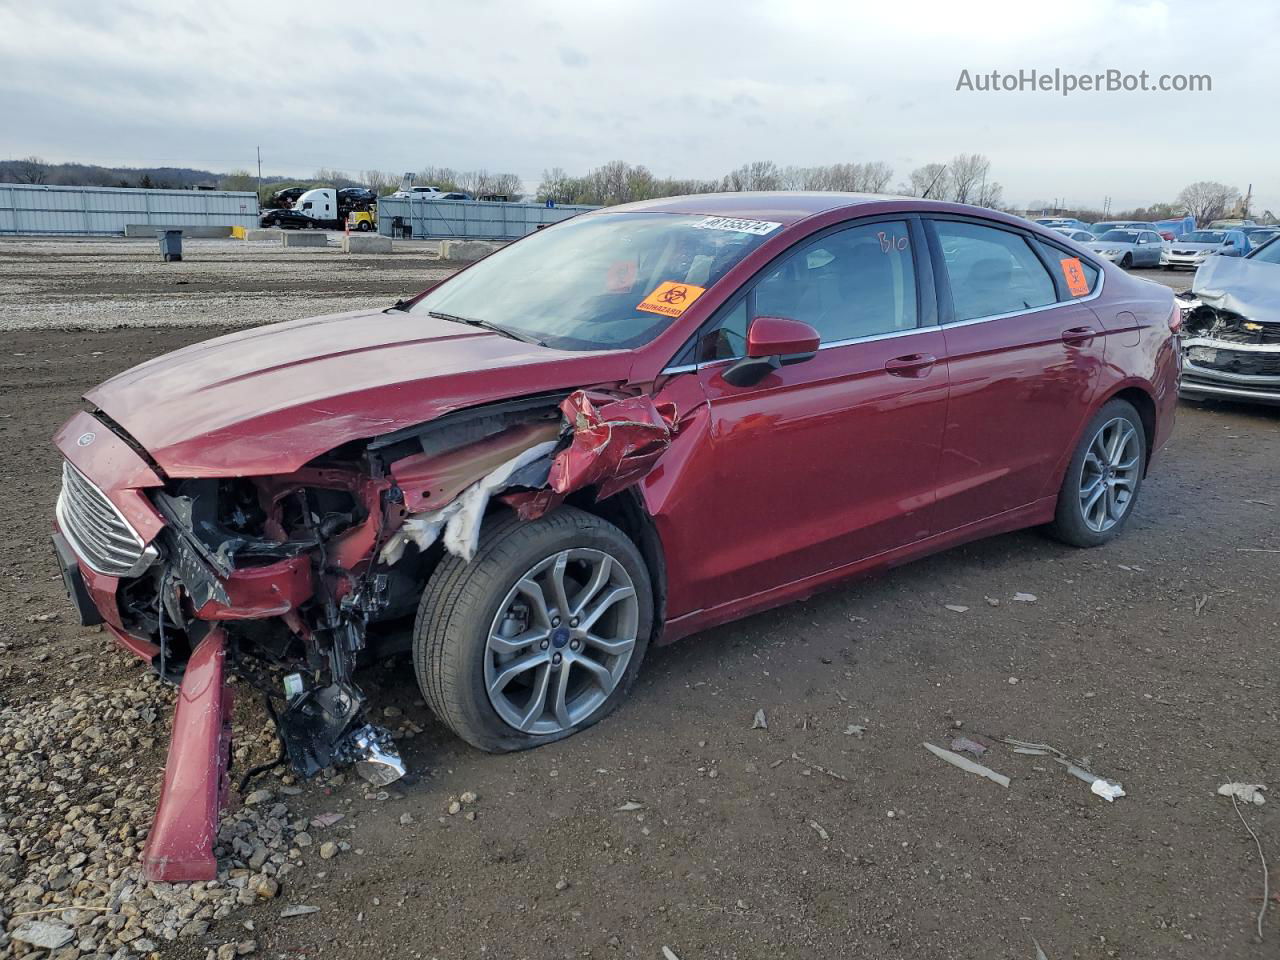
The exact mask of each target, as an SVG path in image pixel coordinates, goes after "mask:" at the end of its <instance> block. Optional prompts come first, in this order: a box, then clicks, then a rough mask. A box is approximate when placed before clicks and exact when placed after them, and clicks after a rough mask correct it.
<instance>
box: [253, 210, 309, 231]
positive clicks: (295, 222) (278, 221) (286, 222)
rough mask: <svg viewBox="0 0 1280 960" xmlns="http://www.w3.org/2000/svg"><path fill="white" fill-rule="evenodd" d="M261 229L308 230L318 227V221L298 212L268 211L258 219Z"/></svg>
mask: <svg viewBox="0 0 1280 960" xmlns="http://www.w3.org/2000/svg"><path fill="white" fill-rule="evenodd" d="M258 226H260V227H280V228H281V229H282V230H306V229H308V228H310V227H314V226H316V221H315V220H314V219H313V218H312V217H309V216H307V215H306V214H305V213H302V212H300V211H298V210H268V211H267V212H266V213H264V214H263V215H262V216H261V217H259V218H258Z"/></svg>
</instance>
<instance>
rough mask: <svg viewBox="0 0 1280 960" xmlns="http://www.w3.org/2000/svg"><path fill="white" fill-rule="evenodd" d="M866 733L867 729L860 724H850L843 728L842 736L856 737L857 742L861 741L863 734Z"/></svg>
mask: <svg viewBox="0 0 1280 960" xmlns="http://www.w3.org/2000/svg"><path fill="white" fill-rule="evenodd" d="M866 732H867V728H866V727H864V726H863V725H862V724H860V723H851V724H849V725H848V726H847V727H845V728H844V735H845V736H846V737H857V738H858V739H859V740H861V739H862V737H863V734H865V733H866Z"/></svg>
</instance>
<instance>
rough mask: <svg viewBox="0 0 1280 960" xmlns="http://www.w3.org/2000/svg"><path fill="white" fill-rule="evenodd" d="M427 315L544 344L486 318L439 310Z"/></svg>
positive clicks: (536, 343)
mask: <svg viewBox="0 0 1280 960" xmlns="http://www.w3.org/2000/svg"><path fill="white" fill-rule="evenodd" d="M427 316H428V317H435V318H436V319H437V320H449V321H451V322H452V323H465V324H466V325H467V326H468V327H480V328H481V329H482V330H492V331H493V332H494V333H500V334H502V336H504V337H510V338H511V339H512V340H519V341H520V342H521V343H532V344H535V345H537V346H539V347H545V346H546V344H545V343H544V342H543V341H541V340H539V339H538V338H537V337H531V336H529V335H528V334H527V333H517V332H516V331H515V330H510V329H508V328H507V327H501V326H499V325H498V324H496V323H490V322H489V321H488V320H477V319H475V318H474V317H460V316H458V315H457V314H454V313H441V312H440V311H439V310H429V311H427Z"/></svg>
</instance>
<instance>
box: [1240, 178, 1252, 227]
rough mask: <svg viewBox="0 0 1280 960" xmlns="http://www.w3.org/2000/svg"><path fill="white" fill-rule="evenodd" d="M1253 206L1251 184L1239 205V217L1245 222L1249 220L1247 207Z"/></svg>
mask: <svg viewBox="0 0 1280 960" xmlns="http://www.w3.org/2000/svg"><path fill="white" fill-rule="evenodd" d="M1252 204H1253V184H1252V183H1251V184H1249V190H1248V192H1247V193H1245V195H1244V201H1243V202H1242V203H1241V204H1240V216H1241V217H1243V218H1245V219H1246V220H1247V219H1248V218H1249V207H1250V206H1251V205H1252Z"/></svg>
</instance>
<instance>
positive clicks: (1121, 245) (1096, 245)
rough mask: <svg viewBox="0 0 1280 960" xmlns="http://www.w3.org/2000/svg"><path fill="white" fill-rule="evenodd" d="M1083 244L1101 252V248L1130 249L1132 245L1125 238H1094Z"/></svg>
mask: <svg viewBox="0 0 1280 960" xmlns="http://www.w3.org/2000/svg"><path fill="white" fill-rule="evenodd" d="M1085 246H1086V247H1088V248H1089V249H1090V250H1092V251H1094V252H1095V253H1101V252H1102V251H1103V250H1132V249H1133V246H1134V245H1133V244H1132V243H1129V242H1128V241H1127V240H1094V241H1093V242H1092V243H1086V244H1085Z"/></svg>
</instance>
